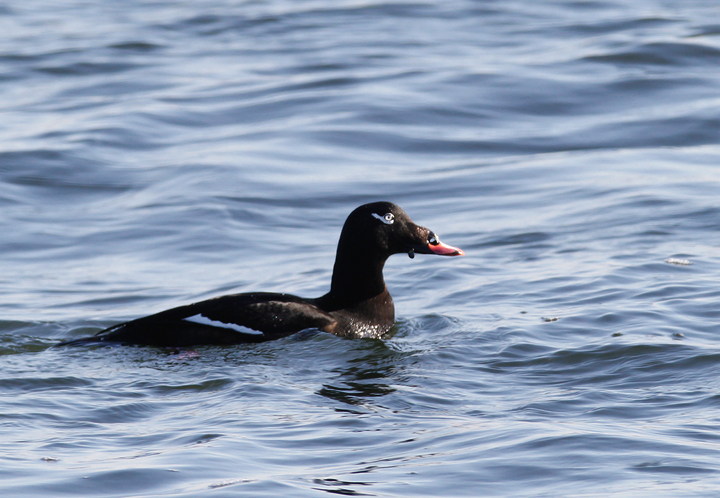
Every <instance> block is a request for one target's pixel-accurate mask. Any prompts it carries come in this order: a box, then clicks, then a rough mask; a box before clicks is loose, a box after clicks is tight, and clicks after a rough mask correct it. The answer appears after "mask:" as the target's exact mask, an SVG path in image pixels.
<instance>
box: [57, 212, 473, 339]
mask: <svg viewBox="0 0 720 498" xmlns="http://www.w3.org/2000/svg"><path fill="white" fill-rule="evenodd" d="M398 253H407V254H408V255H409V256H410V257H411V258H412V257H414V255H415V253H421V254H440V255H443V256H462V255H463V254H464V253H463V251H462V250H461V249H458V248H456V247H452V246H449V245H446V244H443V243H442V242H440V239H438V236H437V235H435V233H434V232H432V231H430V230H428V229H427V228H424V227H421V226H418V225H416V224H415V223H413V221H412V220H411V219H410V217H409V216H408V215H407V214H406V213H405V211H403V210H402V209H401V208H400V207H399V206H396V205H395V204H392V203H390V202H374V203H371V204H365V205H363V206H360V207H359V208H357V209H355V210H354V211H353V212H352V213H350V216H348V218H347V220H346V221H345V225H344V226H343V229H342V233H341V234H340V241H339V242H338V247H337V255H336V257H335V266H334V267H333V275H332V283H331V285H330V292H328V293H327V294H325V295H324V296H321V297H319V298H316V299H303V298H301V297H297V296H293V295H291V294H277V293H269V292H251V293H245V294H232V295H228V296H222V297H217V298H214V299H208V300H207V301H201V302H199V303H194V304H189V305H186V306H180V307H178V308H173V309H170V310H167V311H162V312H160V313H156V314H154V315H150V316H146V317H143V318H138V319H135V320H131V321H129V322H124V323H120V324H117V325H113V326H112V327H110V328H107V329H105V330H102V331H100V332H98V333H97V334H96V335H94V336H91V337H86V338H82V339H76V340H73V341H68V342H64V343H61V345H68V344H72V345H77V344H88V343H98V342H119V343H128V344H140V345H148V346H173V347H182V346H193V345H200V344H238V343H244V342H262V341H268V340H272V339H278V338H280V337H284V336H287V335H290V334H294V333H296V332H299V331H301V330H305V329H319V330H322V331H325V332H329V333H331V334H335V335H338V336H341V337H380V336H382V335H383V334H385V333H387V332H388V331H389V330H390V328H391V327H392V326H393V324H394V323H395V306H394V305H393V300H392V297H391V296H390V293H389V292H388V290H387V287H386V286H385V280H384V279H383V274H382V270H383V266H384V265H385V260H386V259H387V258H388V257H390V256H392V255H393V254H398Z"/></svg>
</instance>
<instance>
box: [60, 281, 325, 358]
mask: <svg viewBox="0 0 720 498" xmlns="http://www.w3.org/2000/svg"><path fill="white" fill-rule="evenodd" d="M334 326H335V319H334V318H333V317H331V316H330V315H329V314H328V313H326V312H324V311H322V310H321V309H319V308H317V307H316V306H315V305H313V304H310V303H309V302H307V301H306V300H304V299H302V298H299V297H297V296H292V295H290V294H274V293H249V294H233V295H229V296H223V297H218V298H215V299H209V300H207V301H201V302H198V303H194V304H189V305H186V306H180V307H178V308H173V309H170V310H166V311H162V312H160V313H156V314H154V315H150V316H146V317H143V318H138V319H136V320H131V321H129V322H125V323H120V324H117V325H114V326H112V327H110V328H108V329H105V330H103V331H101V332H98V334H96V335H95V336H92V337H89V338H87V339H85V340H83V339H80V340H78V341H70V343H72V344H75V343H86V342H124V343H130V344H143V345H149V346H176V347H181V346H193V345H200V344H221V345H222V344H238V343H244V342H263V341H269V340H272V339H278V338H280V337H284V336H287V335H290V334H294V333H296V332H299V331H301V330H305V329H312V328H316V329H320V330H324V331H327V332H332V331H333V329H334Z"/></svg>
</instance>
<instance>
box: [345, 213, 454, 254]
mask: <svg viewBox="0 0 720 498" xmlns="http://www.w3.org/2000/svg"><path fill="white" fill-rule="evenodd" d="M344 244H352V246H353V247H354V248H355V249H356V250H357V249H362V251H363V252H366V251H367V252H368V253H375V254H377V255H378V256H379V257H380V258H383V259H386V258H388V257H389V256H391V255H393V254H399V253H407V254H408V255H409V256H410V257H411V258H413V257H414V256H415V253H419V254H438V255H441V256H463V255H464V254H465V253H464V252H463V251H462V249H458V248H457V247H453V246H450V245H447V244H444V243H443V242H440V238H439V237H438V236H437V234H436V233H435V232H433V231H431V230H429V229H427V228H425V227H422V226H420V225H416V224H415V223H414V222H413V221H412V220H411V219H410V217H409V216H408V215H407V213H406V212H405V211H403V209H402V208H401V207H400V206H398V205H396V204H393V203H391V202H373V203H370V204H364V205H362V206H360V207H359V208H357V209H355V210H354V211H353V212H352V213H350V216H348V218H347V221H346V222H345V226H344V227H343V231H342V234H341V236H340V245H344Z"/></svg>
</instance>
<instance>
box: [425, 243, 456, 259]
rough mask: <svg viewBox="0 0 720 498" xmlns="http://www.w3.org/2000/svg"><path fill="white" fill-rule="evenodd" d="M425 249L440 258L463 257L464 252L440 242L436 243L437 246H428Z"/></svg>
mask: <svg viewBox="0 0 720 498" xmlns="http://www.w3.org/2000/svg"><path fill="white" fill-rule="evenodd" d="M427 248H428V249H429V250H430V252H431V253H433V254H439V255H441V256H465V252H464V251H463V250H462V249H459V248H457V247H453V246H449V245H447V244H445V243H443V242H440V241H438V243H437V244H428V245H427Z"/></svg>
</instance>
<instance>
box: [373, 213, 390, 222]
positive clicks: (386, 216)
mask: <svg viewBox="0 0 720 498" xmlns="http://www.w3.org/2000/svg"><path fill="white" fill-rule="evenodd" d="M372 215H373V216H374V217H375V218H377V219H378V220H380V221H382V222H383V223H385V224H386V225H392V224H393V223H395V215H394V214H392V213H386V214H385V215H384V216H381V215H379V214H377V213H373V214H372Z"/></svg>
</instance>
